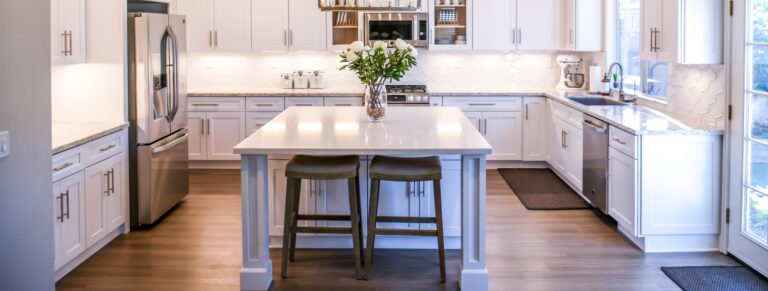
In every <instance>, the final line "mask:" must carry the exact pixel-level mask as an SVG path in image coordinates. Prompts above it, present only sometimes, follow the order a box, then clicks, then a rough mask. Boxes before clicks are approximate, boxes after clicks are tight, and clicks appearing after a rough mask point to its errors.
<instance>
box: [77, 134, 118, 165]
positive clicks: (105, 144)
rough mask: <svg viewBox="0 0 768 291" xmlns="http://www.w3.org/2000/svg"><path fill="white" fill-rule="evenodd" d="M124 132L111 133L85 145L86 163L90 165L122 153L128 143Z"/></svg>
mask: <svg viewBox="0 0 768 291" xmlns="http://www.w3.org/2000/svg"><path fill="white" fill-rule="evenodd" d="M124 132H125V131H120V132H117V133H113V134H111V135H108V136H105V137H102V138H100V139H97V140H95V141H92V142H90V143H88V144H86V146H85V150H84V152H85V159H84V160H85V161H86V163H87V164H88V165H92V164H95V163H98V162H101V161H103V160H105V159H107V158H109V157H111V156H114V155H116V154H119V153H121V152H124V151H125V150H126V149H125V148H126V146H127V142H128V141H127V140H126V136H125V135H124Z"/></svg>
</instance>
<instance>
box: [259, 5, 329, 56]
mask: <svg viewBox="0 0 768 291" xmlns="http://www.w3.org/2000/svg"><path fill="white" fill-rule="evenodd" d="M252 14H253V22H252V25H253V28H252V31H253V50H254V51H289V50H291V51H325V50H326V33H327V29H328V22H327V15H326V13H325V12H321V11H320V9H319V8H318V7H317V1H314V0H261V1H253V12H252Z"/></svg>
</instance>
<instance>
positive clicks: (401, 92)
mask: <svg viewBox="0 0 768 291" xmlns="http://www.w3.org/2000/svg"><path fill="white" fill-rule="evenodd" d="M429 101H430V100H429V93H428V92H427V86H426V85H387V104H389V105H391V106H431V103H430V102H429Z"/></svg>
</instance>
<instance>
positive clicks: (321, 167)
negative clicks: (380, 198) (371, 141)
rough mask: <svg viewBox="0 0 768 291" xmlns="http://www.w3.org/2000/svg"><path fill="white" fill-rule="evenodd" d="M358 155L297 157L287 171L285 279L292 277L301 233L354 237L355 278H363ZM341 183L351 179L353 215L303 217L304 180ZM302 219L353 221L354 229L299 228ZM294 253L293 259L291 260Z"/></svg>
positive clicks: (350, 210) (284, 248)
mask: <svg viewBox="0 0 768 291" xmlns="http://www.w3.org/2000/svg"><path fill="white" fill-rule="evenodd" d="M359 167H360V158H359V157H358V156H306V155H296V156H294V157H293V158H292V159H291V160H290V161H289V162H288V165H287V167H286V169H285V176H286V177H287V178H288V184H287V187H286V191H285V192H286V195H285V222H284V223H285V224H284V228H285V230H284V231H283V265H282V277H283V278H286V277H287V276H288V261H289V259H290V261H291V262H293V261H294V258H295V254H296V235H297V234H298V233H334V234H352V245H353V246H354V252H355V277H356V278H357V279H360V278H361V277H362V259H363V247H362V246H363V235H362V233H363V225H362V222H361V220H360V218H361V214H360V188H359V185H360V182H359V177H358V170H359ZM302 179H307V180H315V181H317V180H340V179H347V180H348V185H349V213H350V214H349V215H348V216H347V215H302V214H299V200H300V199H301V180H302ZM300 220H311V221H349V222H350V223H351V226H350V227H299V226H298V222H299V221H300ZM289 254H290V258H289Z"/></svg>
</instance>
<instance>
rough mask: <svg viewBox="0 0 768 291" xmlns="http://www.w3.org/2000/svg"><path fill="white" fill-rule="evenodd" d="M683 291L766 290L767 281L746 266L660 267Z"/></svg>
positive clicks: (767, 288) (767, 287)
mask: <svg viewBox="0 0 768 291" xmlns="http://www.w3.org/2000/svg"><path fill="white" fill-rule="evenodd" d="M661 271H662V272H664V274H667V277H669V278H670V279H672V281H673V282H675V284H677V286H679V287H680V288H681V289H683V290H685V291H710V290H712V291H758V290H768V281H766V280H765V278H763V277H762V276H760V274H757V273H755V272H754V271H752V270H750V269H749V268H746V267H738V266H737V267H725V266H722V267H661Z"/></svg>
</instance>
